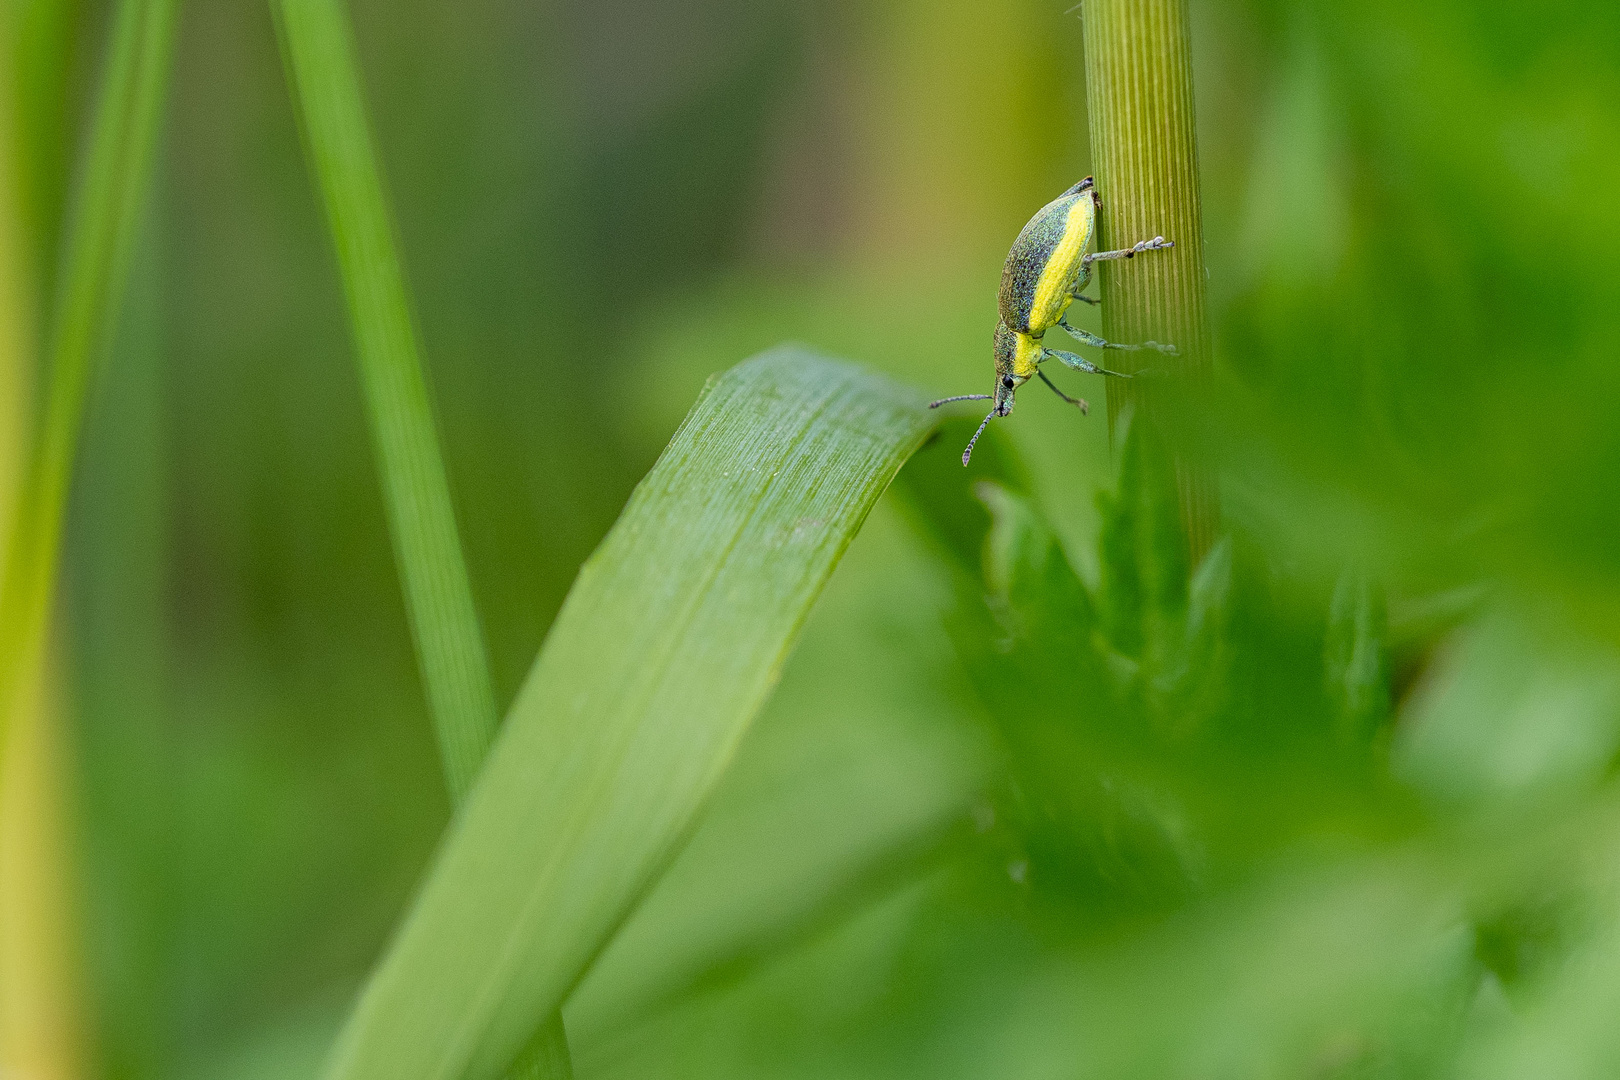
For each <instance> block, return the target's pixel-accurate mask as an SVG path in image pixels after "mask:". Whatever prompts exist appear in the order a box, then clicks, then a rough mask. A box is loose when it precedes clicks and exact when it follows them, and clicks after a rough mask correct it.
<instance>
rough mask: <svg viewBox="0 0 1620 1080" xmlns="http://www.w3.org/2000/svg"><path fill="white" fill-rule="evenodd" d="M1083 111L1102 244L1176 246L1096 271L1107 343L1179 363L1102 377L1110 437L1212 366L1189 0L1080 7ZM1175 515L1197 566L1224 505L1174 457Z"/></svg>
mask: <svg viewBox="0 0 1620 1080" xmlns="http://www.w3.org/2000/svg"><path fill="white" fill-rule="evenodd" d="M1082 14H1083V17H1084V19H1085V43H1086V45H1085V48H1086V112H1087V119H1088V122H1089V125H1090V129H1091V157H1092V165H1093V171H1094V172H1095V174H1096V177H1097V190H1098V191H1099V192H1100V193H1101V195H1102V200H1103V206H1102V214H1101V229H1100V231H1101V237H1100V239H1099V241H1098V246H1099V247H1110V246H1116V247H1117V246H1120V245H1121V244H1122V243H1125V244H1128V243H1131V242H1134V241H1136V240H1138V239H1140V238H1141V237H1144V236H1165V237H1168V238H1169V239H1171V240H1174V241H1175V244H1176V246H1175V247H1174V248H1173V249H1171V250H1169V251H1164V252H1160V253H1158V254H1156V255H1155V256H1154V257H1153V258H1151V259H1132V260H1129V261H1119V262H1112V263H1106V264H1102V265H1101V266H1100V271H1101V273H1100V282H1101V286H1100V287H1101V296H1102V300H1103V306H1102V309H1103V336H1104V337H1106V338H1108V339H1109V340H1110V341H1167V342H1171V343H1173V344H1174V345H1175V346H1176V347H1177V348H1178V349H1179V350H1180V355H1179V357H1177V358H1175V359H1174V360H1172V359H1170V358H1167V357H1161V356H1158V355H1155V354H1143V353H1124V354H1121V360H1120V363H1121V364H1123V365H1124V366H1125V369H1126V370H1127V371H1135V370H1139V369H1141V368H1143V367H1149V366H1151V367H1153V368H1154V369H1156V370H1161V369H1168V370H1169V373H1170V374H1172V375H1174V376H1175V378H1174V380H1173V382H1172V380H1170V379H1163V378H1141V379H1129V380H1127V379H1110V380H1108V423H1109V429H1110V431H1112V430H1113V428H1114V425H1115V424H1116V422H1117V421H1118V419H1119V417H1120V416H1121V414H1122V413H1123V412H1124V411H1125V410H1126V409H1127V408H1130V409H1131V410H1132V411H1133V412H1134V413H1135V414H1138V415H1140V416H1141V417H1142V418H1143V419H1144V420H1146V421H1148V422H1149V423H1156V422H1157V421H1158V420H1159V419H1161V418H1162V416H1163V410H1162V408H1161V407H1160V406H1162V405H1163V403H1164V401H1165V397H1164V395H1165V388H1166V387H1167V386H1170V385H1178V386H1179V387H1181V388H1189V387H1190V388H1192V389H1193V391H1194V392H1196V384H1197V381H1198V379H1199V378H1201V377H1202V376H1203V375H1204V374H1205V373H1206V372H1207V371H1208V368H1209V364H1210V339H1209V321H1208V316H1207V314H1206V311H1205V281H1206V271H1205V266H1204V225H1203V214H1202V210H1201V204H1200V201H1199V186H1198V138H1197V133H1196V131H1195V127H1194V122H1193V79H1192V42H1191V35H1190V34H1189V31H1188V25H1187V4H1186V0H1085V2H1084V4H1083V6H1082ZM1176 482H1177V487H1178V489H1179V496H1180V500H1181V509H1182V518H1183V521H1184V523H1185V525H1186V529H1187V537H1188V543H1189V545H1190V546H1191V549H1192V556H1193V559H1194V565H1196V561H1197V559H1198V558H1200V557H1201V556H1202V555H1203V553H1204V552H1205V551H1207V550H1208V548H1209V546H1210V544H1211V542H1212V541H1213V538H1214V534H1215V531H1216V528H1217V518H1218V515H1219V507H1218V503H1217V500H1216V496H1215V491H1214V485H1213V483H1212V480H1211V478H1210V477H1209V475H1208V473H1207V472H1206V471H1205V470H1203V469H1202V468H1200V467H1199V466H1198V465H1197V464H1196V463H1194V462H1191V461H1189V460H1186V459H1185V458H1184V457H1183V458H1178V460H1177V461H1176Z"/></svg>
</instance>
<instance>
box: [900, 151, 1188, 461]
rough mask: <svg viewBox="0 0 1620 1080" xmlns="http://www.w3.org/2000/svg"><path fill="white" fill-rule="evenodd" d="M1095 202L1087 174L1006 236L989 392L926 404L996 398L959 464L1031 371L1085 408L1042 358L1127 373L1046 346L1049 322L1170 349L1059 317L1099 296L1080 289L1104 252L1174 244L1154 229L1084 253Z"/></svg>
mask: <svg viewBox="0 0 1620 1080" xmlns="http://www.w3.org/2000/svg"><path fill="white" fill-rule="evenodd" d="M1100 209H1102V200H1101V199H1100V198H1098V196H1097V188H1096V186H1095V184H1094V183H1093V181H1092V178H1091V177H1089V176H1088V177H1086V178H1085V179H1084V180H1082V181H1080V182H1079V183H1078V184H1076V185H1074V187H1072V188H1070V189H1069V190H1068V191H1065V192H1064V193H1063V194H1062V195H1059V196H1058V197H1057V198H1056V199H1054V200H1052V201H1051V202H1049V203H1047V204H1046V205H1045V206H1044V207H1042V208H1041V210H1040V212H1039V213H1037V214H1036V215H1035V216H1034V217H1033V218H1031V219H1030V221H1029V224H1028V225H1025V226H1024V231H1023V232H1021V233H1019V234H1018V239H1017V240H1015V241H1013V246H1012V250H1011V251H1010V252H1008V253H1007V265H1006V266H1005V267H1004V268H1003V269H1002V271H1001V295H1000V307H1001V322H1000V323H998V324H997V326H996V337H995V355H996V390H995V393H993V394H961V395H959V396H957V397H948V398H941V399H940V400H938V401H936V402H933V403H932V404H931V405H929V406H928V407H929V408H930V409H937V408H939V407H940V406H941V405H944V404H946V403H947V402H951V401H993V402H995V406H994V407H993V408H992V409H991V410H990V415H988V416H986V417H985V418H984V423H982V424H980V425H979V430H978V431H976V432H974V433H973V439H972V441H971V442H969V443H968V445H967V449H966V450H964V451H962V464H963V465H966V464H967V463H968V460H969V459H970V458H971V457H972V456H973V447H974V446H975V445H976V444H977V443H978V441H979V436H980V435H982V434H984V429H985V428H986V427H987V426H988V425H989V423H990V421H991V420H994V419H995V418H996V417H998V416H1006V415H1007V414H1009V413H1011V412H1012V410H1013V395H1014V394H1015V393H1017V391H1018V388H1019V387H1020V386H1022V385H1024V383H1026V382H1028V381H1029V380H1030V379H1031V378H1034V377H1036V376H1039V377H1040V380H1041V381H1042V382H1044V383H1045V384H1046V385H1047V386H1050V387H1051V388H1052V392H1053V393H1055V394H1057V396H1058V397H1060V398H1062V399H1063V400H1064V401H1067V402H1068V403H1069V404H1070V405H1075V406H1078V407H1079V408H1080V411H1081V412H1085V411H1086V409H1087V406H1086V403H1085V401H1084V400H1083V399H1081V398H1072V397H1070V396H1069V395H1068V394H1065V393H1064V392H1063V391H1062V390H1059V389H1058V388H1057V384H1055V383H1054V382H1052V380H1051V379H1048V378H1047V377H1046V373H1045V372H1044V371H1042V370H1041V368H1040V365H1041V364H1042V362H1044V361H1046V360H1056V361H1058V362H1059V363H1061V364H1066V365H1068V366H1069V367H1072V368H1075V369H1076V370H1079V371H1089V372H1091V373H1092V374H1094V375H1112V376H1115V377H1116V378H1122V379H1128V378H1130V376H1129V375H1126V374H1124V373H1123V372H1118V371H1109V370H1108V369H1107V368H1100V367H1098V366H1097V365H1096V364H1093V363H1092V362H1091V361H1089V360H1086V359H1084V358H1082V357H1079V356H1076V355H1075V354H1074V353H1071V352H1064V351H1063V350H1062V349H1048V348H1047V347H1046V346H1045V345H1044V344H1042V342H1041V339H1042V338H1043V337H1044V336H1045V334H1046V332H1047V331H1048V330H1050V329H1052V327H1054V326H1061V327H1062V328H1063V329H1064V330H1067V331H1068V332H1069V334H1070V335H1072V336H1073V337H1074V338H1075V339H1076V340H1078V341H1079V342H1080V343H1081V344H1083V345H1090V346H1093V347H1094V348H1098V349H1131V350H1135V349H1157V350H1158V351H1160V352H1163V353H1172V354H1173V353H1174V352H1175V351H1176V349H1175V346H1173V345H1160V344H1159V343H1158V342H1154V341H1146V342H1143V343H1142V344H1140V345H1118V344H1115V343H1114V342H1112V341H1104V340H1103V339H1102V338H1100V337H1098V336H1097V335H1096V334H1093V333H1090V332H1089V331H1086V330H1081V329H1079V328H1078V327H1074V326H1070V325H1069V323H1068V321H1067V320H1066V319H1065V318H1064V314H1065V313H1066V312H1067V311H1068V310H1069V305H1070V304H1072V303H1074V301H1076V300H1084V301H1085V302H1086V303H1088V304H1096V303H1099V301H1098V300H1097V299H1096V298H1095V297H1090V296H1084V295H1082V291H1083V290H1084V289H1085V287H1086V285H1087V284H1089V283H1090V281H1091V264H1092V263H1094V262H1101V261H1102V260H1104V259H1130V258H1134V257H1135V256H1137V255H1138V254H1140V253H1141V252H1144V251H1159V250H1162V249H1164V248H1171V247H1175V246H1176V245H1175V241H1173V240H1166V239H1165V238H1164V237H1162V236H1155V237H1154V238H1153V239H1152V240H1143V241H1142V242H1141V243H1139V244H1137V245H1135V246H1134V247H1129V248H1124V249H1121V250H1119V251H1096V252H1092V253H1090V254H1087V252H1086V249H1087V248H1088V247H1090V246H1091V242H1092V239H1093V238H1094V237H1095V236H1096V234H1097V211H1098V210H1100Z"/></svg>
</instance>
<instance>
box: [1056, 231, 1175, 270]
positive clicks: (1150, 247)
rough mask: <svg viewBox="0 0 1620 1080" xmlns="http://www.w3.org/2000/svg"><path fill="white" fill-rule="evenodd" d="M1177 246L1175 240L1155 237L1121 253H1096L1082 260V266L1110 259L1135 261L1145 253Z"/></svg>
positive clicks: (1120, 251) (1122, 249)
mask: <svg viewBox="0 0 1620 1080" xmlns="http://www.w3.org/2000/svg"><path fill="white" fill-rule="evenodd" d="M1175 246H1176V242H1175V241H1174V240H1166V239H1165V238H1164V237H1162V236H1155V237H1154V238H1153V239H1151V240H1143V241H1142V242H1141V243H1139V244H1135V245H1133V246H1131V247H1128V248H1121V249H1120V250H1119V251H1094V252H1092V253H1091V254H1090V255H1087V256H1086V257H1085V258H1084V259H1081V260H1080V264H1081V265H1082V266H1090V265H1091V264H1092V263H1094V262H1106V261H1107V260H1109V259H1134V258H1136V257H1137V256H1138V255H1140V254H1142V252H1144V251H1163V250H1164V249H1166V248H1173V247H1175Z"/></svg>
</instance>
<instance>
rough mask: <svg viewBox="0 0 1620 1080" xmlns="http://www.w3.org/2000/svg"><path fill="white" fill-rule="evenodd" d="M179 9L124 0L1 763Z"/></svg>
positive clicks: (85, 181)
mask: <svg viewBox="0 0 1620 1080" xmlns="http://www.w3.org/2000/svg"><path fill="white" fill-rule="evenodd" d="M174 18H175V3H174V0H123V2H122V3H121V4H120V5H119V7H118V13H117V21H116V24H115V26H114V30H113V35H112V45H111V50H110V53H109V56H108V61H107V70H106V74H105V76H104V77H103V80H102V84H101V89H100V91H99V96H98V99H97V102H96V111H95V118H94V121H93V126H92V129H91V134H90V141H89V148H88V156H87V158H86V161H85V165H84V170H83V172H82V174H81V179H80V181H79V187H78V191H77V192H76V195H75V200H74V205H73V209H72V214H71V220H70V223H69V226H68V235H67V244H66V256H65V258H64V261H63V264H62V274H61V280H60V287H59V289H58V294H57V300H56V307H55V312H54V319H53V321H52V324H51V332H50V345H49V346H48V357H49V361H50V369H49V376H48V378H49V380H50V383H49V386H48V387H47V388H46V399H45V413H44V420H43V424H42V427H41V430H40V436H39V440H38V442H37V443H36V444H35V446H34V448H33V452H32V454H31V456H30V462H29V468H28V472H27V475H26V477H25V478H24V481H23V489H22V491H21V493H20V499H19V505H18V507H17V511H16V513H15V516H14V517H13V519H12V534H11V540H10V542H9V543H8V544H7V545H6V551H5V560H6V561H5V577H4V580H3V581H0V753H3V747H4V741H5V735H6V728H7V727H8V726H9V723H10V720H11V717H12V714H13V712H14V710H15V709H16V708H17V707H18V703H19V701H20V699H21V698H22V697H23V696H24V695H25V694H26V693H27V689H28V686H29V685H30V684H31V683H32V682H33V680H34V679H35V678H36V677H37V675H38V669H39V665H40V662H41V656H42V653H43V648H44V640H45V628H46V624H47V622H48V620H49V617H50V609H51V599H52V593H53V591H54V586H55V581H56V568H57V564H58V562H59V561H60V552H61V536H62V521H63V517H64V515H65V512H66V506H67V496H68V485H69V481H70V478H71V476H72V473H73V463H74V459H75V457H76V455H77V450H78V444H79V430H80V427H81V426H82V422H83V417H84V404H85V399H86V396H87V394H88V392H89V387H90V381H91V378H92V375H93V373H94V372H93V368H94V363H95V360H96V358H97V354H98V353H99V352H101V351H103V350H104V349H105V346H106V342H107V339H108V336H109V334H110V333H111V331H112V326H113V322H114V319H113V316H114V314H115V311H116V308H117V305H118V300H119V296H120V294H121V292H122V289H123V285H124V279H125V276H126V270H127V268H128V265H129V258H130V249H131V247H132V243H133V238H134V234H135V225H136V222H137V219H138V217H139V215H140V212H141V208H142V206H143V204H144V202H145V198H146V190H147V186H148V180H149V177H150V173H151V158H152V148H153V144H154V143H155V141H156V132H157V125H158V116H159V112H160V107H161V104H162V101H163V96H164V90H165V87H166V85H167V81H168V71H169V51H170V46H171V43H172V40H173V30H174Z"/></svg>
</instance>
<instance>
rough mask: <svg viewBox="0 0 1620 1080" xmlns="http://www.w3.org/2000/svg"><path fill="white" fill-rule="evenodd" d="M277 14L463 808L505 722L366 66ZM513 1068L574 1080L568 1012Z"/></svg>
mask: <svg viewBox="0 0 1620 1080" xmlns="http://www.w3.org/2000/svg"><path fill="white" fill-rule="evenodd" d="M275 10H276V12H277V13H278V16H279V18H278V19H277V26H278V27H279V29H280V33H281V43H282V50H283V56H284V58H285V60H286V64H287V68H288V71H289V73H290V74H291V76H292V78H291V81H292V83H293V84H294V86H295V87H296V90H297V96H298V104H299V106H300V108H299V114H300V117H301V119H302V125H303V131H304V135H305V142H306V145H307V147H308V151H309V155H310V161H311V166H312V168H313V170H314V172H315V174H316V177H317V179H318V181H319V183H320V186H321V193H322V195H323V197H324V201H325V203H326V216H327V223H328V226H329V227H330V229H331V231H332V240H333V243H334V246H335V247H336V249H337V253H338V262H339V264H340V266H339V269H340V271H341V273H342V277H343V285H344V292H345V294H346V295H347V297H348V302H349V320H350V325H351V327H352V329H353V333H354V338H355V345H356V351H357V355H358V359H359V362H360V375H361V380H362V382H363V383H364V385H365V396H366V405H367V409H368V411H369V412H370V416H371V431H372V438H373V441H374V442H375V443H376V447H377V456H378V460H379V465H380V471H381V473H382V481H383V489H384V494H385V497H386V501H387V506H388V519H389V525H390V529H389V532H390V534H391V536H392V538H393V541H394V553H395V558H396V561H397V562H398V564H399V572H400V578H401V581H402V584H403V586H404V590H405V601H406V606H407V607H408V609H409V611H410V620H411V635H412V638H413V639H414V641H415V642H416V652H417V657H418V659H419V661H420V663H421V665H422V680H423V683H424V685H425V687H426V691H427V697H428V705H429V709H430V711H431V712H432V715H433V722H434V727H435V728H436V730H437V732H438V738H439V753H440V757H441V758H442V760H443V764H444V771H445V782H446V784H447V785H448V787H449V789H450V797H451V799H452V801H454V802H455V803H456V804H458V805H459V804H460V803H461V802H462V800H463V799H464V798H465V797H466V794H467V791H468V790H469V789H470V788H471V787H472V783H473V780H474V778H475V777H476V776H477V775H478V770H479V769H480V768H481V767H482V765H483V761H484V756H485V754H486V753H488V751H489V746H490V744H491V743H492V742H493V741H494V738H495V732H496V730H497V728H498V726H499V717H498V715H497V713H496V709H495V694H494V689H493V687H492V686H491V684H490V676H489V659H488V655H487V653H486V652H485V649H484V639H483V635H482V633H481V632H480V629H479V625H478V612H477V609H476V607H475V606H474V604H473V598H472V586H471V583H470V581H469V578H468V574H467V568H466V563H465V561H464V560H463V558H462V553H461V539H460V536H459V534H458V533H457V531H456V521H455V512H454V510H453V508H452V506H451V501H450V484H449V481H448V479H447V477H446V475H445V468H444V455H443V453H442V452H441V451H440V449H439V439H438V433H437V430H436V428H435V425H434V421H433V407H432V402H431V399H430V397H429V395H428V387H427V379H426V377H425V375H424V374H423V371H422V363H421V359H420V349H419V346H418V339H417V334H416V328H415V324H414V322H413V320H412V317H411V307H410V300H409V297H408V296H407V294H406V290H405V279H404V275H403V273H402V272H401V269H400V260H399V254H398V252H397V250H396V248H395V242H394V227H393V219H392V215H391V214H390V212H389V208H388V203H387V200H386V198H385V196H384V194H383V186H382V173H381V170H380V169H379V167H378V165H377V158H376V153H375V151H374V150H373V147H372V145H371V135H370V129H369V126H368V125H367V123H366V114H365V104H364V101H363V99H362V97H361V88H360V77H359V66H358V64H357V63H356V62H355V58H354V45H353V42H352V40H351V37H350V32H349V26H348V22H347V20H346V19H345V17H344V13H343V9H342V7H341V5H340V3H339V2H338V0H281V2H280V3H279V4H277V5H276V6H275ZM512 1075H513V1080H566V1078H567V1077H570V1076H572V1075H573V1070H572V1067H571V1064H570V1060H569V1055H568V1040H567V1036H566V1034H565V1032H564V1030H563V1023H562V1015H561V1014H560V1013H558V1014H556V1015H554V1016H553V1017H552V1018H551V1019H550V1020H549V1021H547V1022H546V1023H545V1024H544V1025H543V1026H542V1027H541V1028H540V1029H539V1030H538V1031H537V1032H536V1033H535V1035H534V1038H533V1040H532V1041H531V1043H530V1046H529V1048H528V1049H527V1050H526V1051H525V1052H524V1054H523V1056H522V1059H521V1060H520V1061H519V1063H518V1064H517V1067H516V1068H515V1069H514V1071H513V1074H512Z"/></svg>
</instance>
